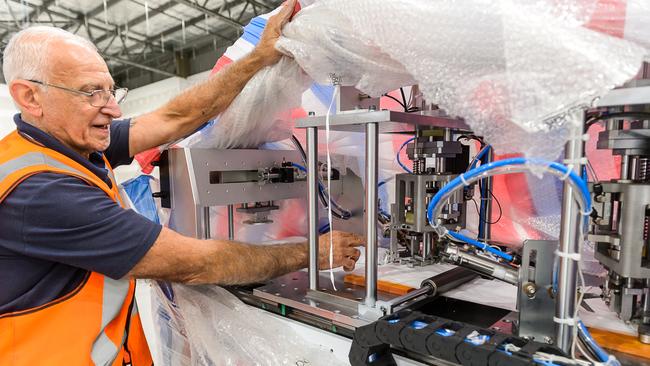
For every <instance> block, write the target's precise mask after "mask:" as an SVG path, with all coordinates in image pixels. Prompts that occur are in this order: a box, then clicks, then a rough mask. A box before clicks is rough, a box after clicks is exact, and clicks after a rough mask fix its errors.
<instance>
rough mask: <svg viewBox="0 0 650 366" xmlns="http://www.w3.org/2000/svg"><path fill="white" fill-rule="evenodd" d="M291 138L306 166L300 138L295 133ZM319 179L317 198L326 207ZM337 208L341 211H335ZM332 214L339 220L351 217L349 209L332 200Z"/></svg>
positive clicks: (326, 203)
mask: <svg viewBox="0 0 650 366" xmlns="http://www.w3.org/2000/svg"><path fill="white" fill-rule="evenodd" d="M291 140H292V141H293V144H294V145H295V147H296V150H298V152H299V153H300V155H301V157H302V162H303V164H305V167H306V166H307V153H305V149H304V148H303V147H302V144H301V143H300V140H298V138H297V137H296V135H292V136H291ZM320 184H322V183H320V179H319V189H318V198H319V199H320V202H321V204H322V205H323V207H325V208H327V207H328V199H327V197H325V193H324V192H323V189H320ZM328 194H329V192H328ZM337 210H339V211H341V212H337ZM332 216H334V217H336V218H337V219H341V220H348V219H349V218H350V217H352V213H350V211H348V210H346V209H344V208H342V207H341V206H339V205H338V204H336V202H334V201H332Z"/></svg>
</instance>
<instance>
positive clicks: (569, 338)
mask: <svg viewBox="0 0 650 366" xmlns="http://www.w3.org/2000/svg"><path fill="white" fill-rule="evenodd" d="M576 118H579V117H576ZM580 121H581V122H583V123H584V117H583V118H582V119H581V120H580ZM582 132H583V126H582V124H580V125H579V126H576V127H573V128H572V131H571V134H570V138H571V140H569V142H568V143H567V145H566V148H565V152H564V156H565V159H566V161H567V164H573V166H574V167H573V169H574V171H575V172H576V173H578V175H579V174H580V170H581V169H582V165H581V163H580V160H581V159H582V157H583V147H584V146H583V141H582ZM574 193H575V192H574V190H573V188H572V187H571V185H569V184H568V183H564V191H563V196H562V217H561V222H560V247H559V251H560V252H562V253H578V250H579V248H580V241H581V240H582V233H581V232H580V228H581V227H582V225H581V220H582V219H583V217H582V214H581V213H580V209H579V207H578V204H577V203H576V201H575V198H574V197H573V195H574ZM577 276H578V263H576V261H574V260H572V259H570V258H567V257H560V258H559V267H558V276H557V278H558V285H557V298H556V299H557V300H556V302H555V317H556V318H558V319H572V318H573V317H574V315H575V302H576V296H577V293H576V290H577V283H576V279H577ZM573 331H574V325H572V324H560V323H558V324H557V325H556V345H557V346H558V347H559V348H560V349H562V350H563V351H564V352H570V351H571V345H572V343H573V337H574V332H573Z"/></svg>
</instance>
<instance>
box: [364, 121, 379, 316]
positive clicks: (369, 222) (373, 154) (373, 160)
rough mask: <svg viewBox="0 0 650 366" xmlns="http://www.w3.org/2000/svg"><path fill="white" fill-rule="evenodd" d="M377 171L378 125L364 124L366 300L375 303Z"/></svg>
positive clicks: (367, 304) (370, 304) (372, 304)
mask: <svg viewBox="0 0 650 366" xmlns="http://www.w3.org/2000/svg"><path fill="white" fill-rule="evenodd" d="M378 169H379V125H378V124H377V123H368V124H366V299H365V305H366V306H367V307H374V306H375V302H376V301H377V210H378V208H377V181H378Z"/></svg>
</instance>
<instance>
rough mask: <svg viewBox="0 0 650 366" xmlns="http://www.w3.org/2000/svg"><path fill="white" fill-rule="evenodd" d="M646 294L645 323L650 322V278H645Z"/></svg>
mask: <svg viewBox="0 0 650 366" xmlns="http://www.w3.org/2000/svg"><path fill="white" fill-rule="evenodd" d="M643 287H645V289H644V291H645V292H644V294H643V302H642V304H643V314H642V318H643V323H644V324H650V278H646V279H645V284H644V286H643Z"/></svg>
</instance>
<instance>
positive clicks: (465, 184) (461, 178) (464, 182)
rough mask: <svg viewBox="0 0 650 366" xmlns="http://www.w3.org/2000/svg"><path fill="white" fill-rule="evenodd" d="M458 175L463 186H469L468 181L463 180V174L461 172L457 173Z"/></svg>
mask: <svg viewBox="0 0 650 366" xmlns="http://www.w3.org/2000/svg"><path fill="white" fill-rule="evenodd" d="M459 177H460V180H461V182H463V185H464V186H465V187H467V186H469V183H467V181H466V180H465V174H461V175H459Z"/></svg>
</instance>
